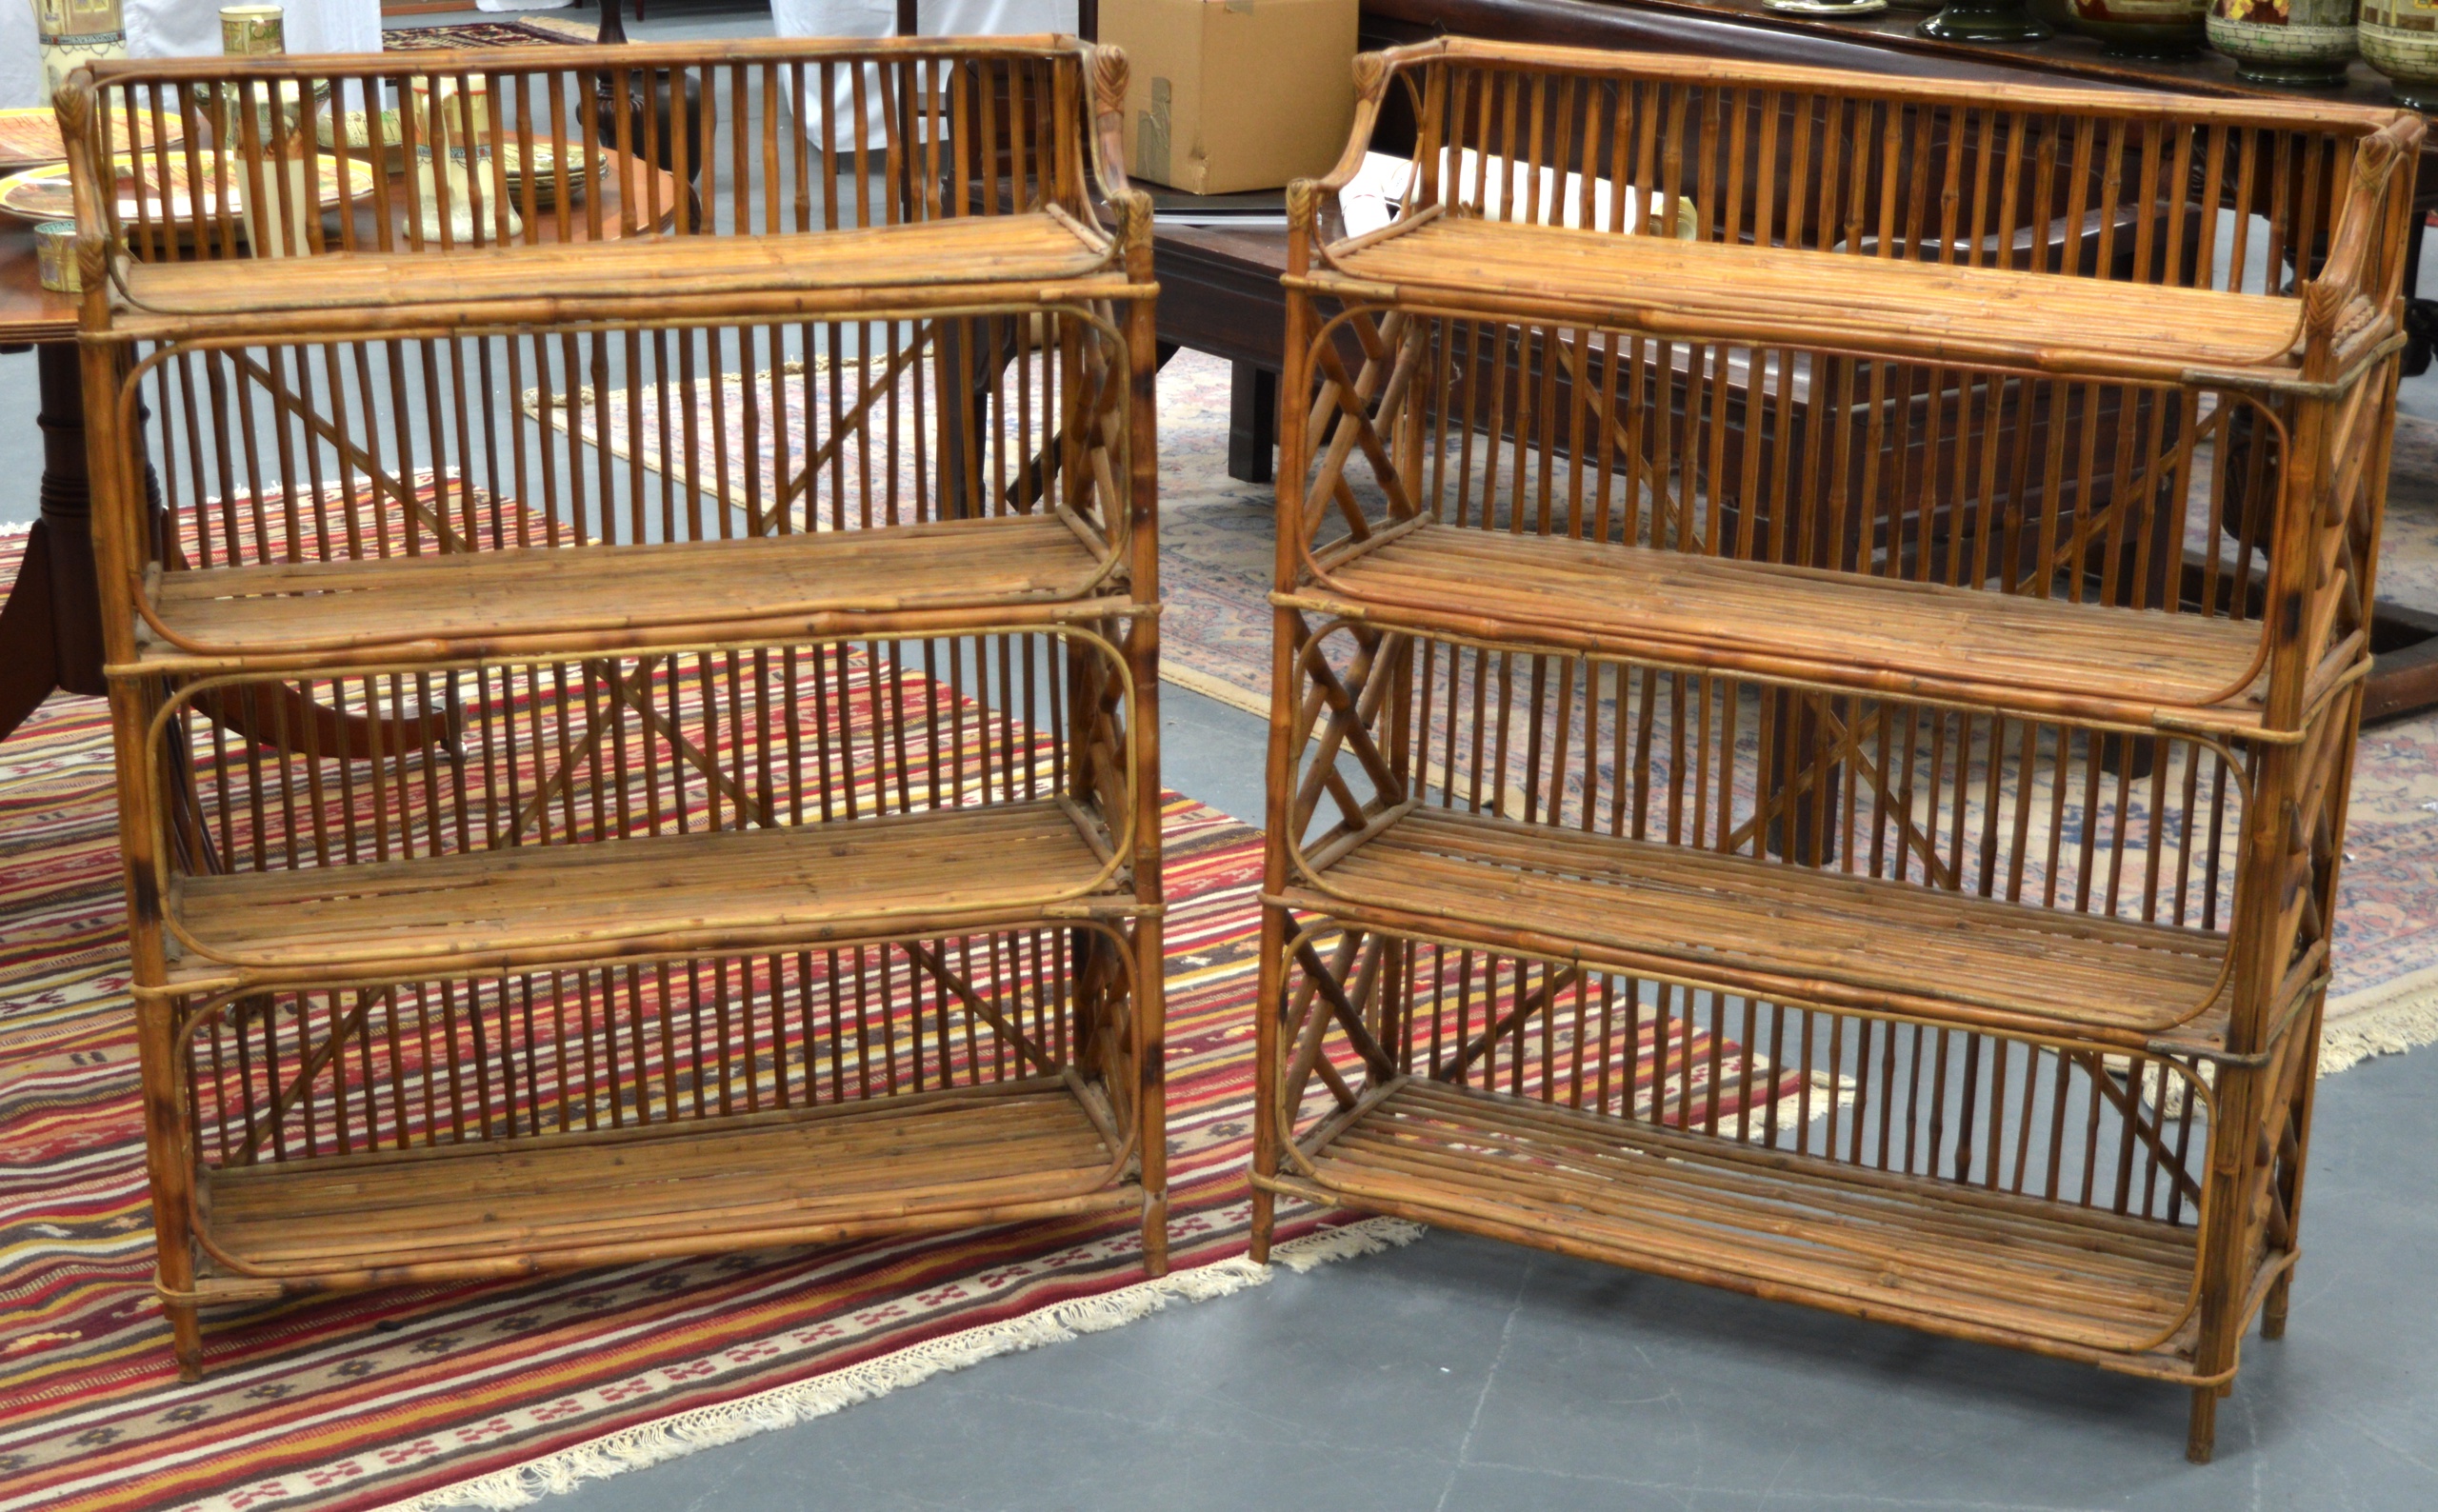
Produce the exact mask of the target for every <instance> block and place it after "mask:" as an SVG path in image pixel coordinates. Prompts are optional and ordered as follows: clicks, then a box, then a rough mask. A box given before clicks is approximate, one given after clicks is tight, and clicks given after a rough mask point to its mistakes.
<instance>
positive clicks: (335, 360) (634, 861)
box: [61, 37, 1166, 1377]
mask: <svg viewBox="0 0 2438 1512" xmlns="http://www.w3.org/2000/svg"><path fill="white" fill-rule="evenodd" d="M1123 70H1124V64H1123V61H1122V59H1120V58H1118V57H1117V56H1116V55H1114V54H1112V53H1108V52H1095V51H1094V50H1091V49H1089V48H1087V47H1084V46H1082V45H1080V44H1077V43H1075V42H1073V41H1072V40H1071V39H1068V40H1060V39H1053V38H1047V37H1039V38H1006V39H992V40H989V41H987V42H978V43H967V42H958V41H952V40H951V41H922V42H911V41H883V42H874V43H869V44H838V45H829V44H819V43H742V44H736V45H733V46H720V47H716V48H712V49H704V48H649V47H628V48H617V49H591V48H557V47H554V48H537V49H532V50H501V51H485V52H481V53H462V54H448V55H431V54H415V55H414V56H413V58H412V60H411V61H408V60H402V59H399V58H397V57H395V56H392V57H390V58H378V59H366V58H348V59H340V58H323V59H298V60H289V61H270V62H264V63H258V64H253V65H251V66H240V65H236V64H231V63H228V62H224V61H223V60H218V59H212V60H193V61H175V62H173V61H147V62H137V63H118V64H105V65H100V66H97V67H95V68H94V69H92V70H87V71H84V72H80V73H79V74H77V75H76V76H75V78H74V80H73V81H72V84H71V85H70V88H69V89H68V90H67V92H66V93H65V95H64V98H63V101H62V104H61V115H62V120H63V123H64V125H65V128H66V130H67V135H68V140H69V144H70V150H71V152H72V154H73V156H72V162H73V168H74V181H75V194H76V210H77V255H78V257H79V260H80V264H81V267H82V270H83V274H84V288H85V289H86V290H87V292H86V294H85V296H84V301H85V302H84V329H85V335H86V346H85V348H84V350H85V375H86V389H87V396H88V402H89V406H90V413H91V414H92V416H93V417H94V426H93V431H92V434H93V437H94V441H93V467H94V486H95V495H96V507H95V518H96V549H97V551H98V553H99V560H100V562H101V568H100V570H101V575H102V586H103V588H104V591H105V593H106V595H107V601H108V604H109V606H110V623H109V627H108V634H109V642H108V653H109V662H110V674H111V679H112V709H113V716H114V722H115V732H116V740H117V755H118V771H119V786H120V794H121V799H122V803H123V805H124V823H123V827H122V833H121V840H122V844H123V846H124V847H125V851H126V861H127V868H128V878H129V886H130V927H131V932H132V943H133V951H134V980H135V995H136V1000H137V1013H138V1016H139V1020H140V1029H141V1043H142V1050H143V1061H144V1087H145V1105H146V1116H147V1126H148V1136H149V1140H150V1171H151V1180H152V1190H153V1196H154V1209H153V1210H154V1221H155V1223H156V1224H157V1227H158V1231H159V1287H160V1291H161V1295H162V1298H163V1300H164V1302H165V1303H166V1304H167V1307H168V1311H169V1316H170V1321H171V1323H172V1324H173V1328H174V1336H175V1344H176V1349H177V1355H178V1360H179V1363H180V1364H181V1366H182V1368H183V1369H184V1370H185V1372H186V1373H187V1374H188V1375H189V1376H190V1377H191V1376H192V1375H193V1374H194V1373H195V1372H197V1371H198V1370H199V1369H200V1368H201V1364H202V1358H203V1347H202V1337H201V1333H200V1330H199V1326H198V1311H197V1310H198V1308H199V1307H201V1306H204V1305H207V1304H210V1303H223V1302H245V1301H250V1300H263V1299H270V1298H276V1297H279V1296H282V1295H297V1294H307V1293H311V1292H314V1291H318V1290H325V1289H330V1288H339V1287H350V1286H364V1285H371V1284H379V1283H399V1282H417V1283H424V1282H433V1281H442V1280H455V1279H480V1278H488V1277H502V1276H513V1275H519V1274H526V1273H531V1272H537V1271H543V1270H550V1269H558V1268H566V1267H572V1266H579V1265H590V1264H600V1263H611V1262H617V1261H623V1260H630V1259H636V1258H643V1257H652V1256H666V1255H672V1254H682V1253H689V1252H701V1251H706V1250H711V1249H722V1248H729V1249H733V1248H749V1247H759V1246H769V1245H774V1244H789V1243H811V1242H820V1241H828V1240H834V1239H843V1238H851V1237H856V1236H864V1235H878V1234H889V1233H897V1232H911V1231H919V1230H925V1229H936V1228H944V1227H957V1226H964V1225H970V1224H986V1223H1004V1222H1011V1221H1019V1220H1027V1219H1039V1218H1047V1217H1056V1216H1061V1215H1076V1214H1086V1213H1092V1212H1096V1211H1105V1210H1109V1211H1121V1212H1133V1213H1139V1215H1140V1219H1141V1224H1142V1235H1143V1245H1144V1260H1145V1263H1146V1265H1147V1266H1148V1267H1149V1269H1150V1270H1152V1271H1153V1272H1154V1273H1157V1272H1158V1271H1159V1270H1160V1269H1162V1268H1163V1267H1164V1266H1165V1263H1166V1251H1165V1227H1164V1223H1165V1205H1164V1187H1165V1181H1164V1165H1163V1161H1164V1145H1163V1141H1162V1129H1163V1121H1162V1095H1161V1059H1160V1049H1159V1047H1160V1037H1161V981H1160V971H1159V963H1160V959H1161V952H1160V898H1161V879H1160V851H1159V824H1158V820H1159V812H1160V809H1159V801H1158V797H1159V778H1158V761H1157V747H1156V736H1155V733H1154V732H1155V731H1156V730H1157V728H1158V722H1157V718H1156V713H1155V707H1156V693H1157V687H1158V668H1157V645H1156V636H1155V632H1156V626H1157V622H1156V620H1155V618H1154V617H1153V615H1154V609H1155V606H1156V598H1157V592H1158V582H1157V575H1156V567H1157V556H1156V550H1155V546H1156V543H1155V532H1154V528H1153V522H1154V508H1153V503H1154V500H1153V476H1154V474H1153V470H1152V469H1153V438H1152V430H1151V408H1150V405H1149V392H1150V389H1149V383H1150V372H1151V362H1152V337H1151V331H1152V327H1151V324H1150V322H1151V306H1150V294H1151V285H1150V279H1149V273H1150V243H1149V205H1148V201H1147V200H1146V199H1145V198H1144V197H1143V196H1142V195H1140V194H1139V193H1137V192H1135V191H1133V190H1131V189H1129V188H1128V187H1127V186H1126V184H1125V183H1124V180H1123V178H1122V176H1121V172H1120V169H1119V168H1118V163H1119V159H1118V157H1117V155H1116V153H1115V152H1114V150H1113V147H1112V144H1113V141H1114V132H1115V130H1116V115H1115V111H1116V109H1117V102H1118V101H1119V100H1120V99H1121V98H1122V94H1123V85H1124V71H1123ZM655 74H659V75H660V77H659V78H658V80H657V81H656V80H655V78H654V75H655ZM655 82H657V83H658V84H659V85H660V86H661V87H662V88H663V89H664V90H673V92H674V96H675V97H678V98H682V99H685V100H690V101H692V102H693V103H692V104H691V105H690V106H686V107H683V108H681V109H676V110H673V111H669V112H667V113H665V114H659V115H656V114H655V112H654V111H653V110H652V109H649V106H648V105H633V104H629V102H635V101H645V100H648V99H649V95H650V91H651V89H652V86H653V85H654V83H655ZM170 116H180V117H183V118H184V124H185V127H186V129H185V131H184V132H183V133H179V132H173V131H165V130H163V129H160V128H161V126H162V124H163V122H164V120H165V119H166V118H167V117H170ZM671 120H673V121H674V123H675V124H674V125H669V126H664V123H665V122H669V121H671ZM139 125H140V126H141V127H143V128H144V129H142V130H141V131H139V130H138V129H136V128H137V127H138V126H139ZM664 131H665V133H666V134H665V137H664ZM181 134H182V135H183V142H182V143H181V142H179V137H180V136H181ZM136 142H141V143H144V144H147V145H146V146H144V147H143V148H141V149H138V150H136V151H133V152H130V143H136ZM158 143H170V144H172V145H169V146H151V145H150V144H158ZM706 165H709V166H710V170H709V171H706V170H705V169H706ZM790 438H793V440H792V442H791V440H790Z"/></svg>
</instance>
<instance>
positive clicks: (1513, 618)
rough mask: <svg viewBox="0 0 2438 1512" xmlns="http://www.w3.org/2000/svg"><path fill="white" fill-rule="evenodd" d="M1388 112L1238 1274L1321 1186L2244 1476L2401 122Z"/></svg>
mask: <svg viewBox="0 0 2438 1512" xmlns="http://www.w3.org/2000/svg"><path fill="white" fill-rule="evenodd" d="M1357 79H1358V109H1357V115H1356V126H1355V131H1354V140H1353V142H1352V144H1351V145H1350V146H1349V149H1348V152H1347V155H1346V158H1345V160H1344V162H1343V163H1342V165H1341V166H1340V167H1339V168H1338V169H1335V170H1334V171H1333V172H1332V173H1331V174H1330V175H1329V177H1327V178H1325V179H1322V180H1319V181H1316V182H1315V181H1307V182H1304V183H1299V184H1298V185H1296V186H1294V187H1293V188H1292V189H1290V190H1289V234H1290V250H1289V271H1288V274H1287V284H1288V288H1289V307H1288V308H1289V314H1288V322H1289V324H1288V331H1287V352H1288V363H1289V367H1288V369H1287V371H1286V374H1285V376H1284V380H1283V382H1282V385H1281V391H1282V393H1284V394H1286V395H1288V396H1289V401H1288V403H1287V406H1286V409H1285V413H1284V415H1283V417H1282V431H1281V436H1282V441H1281V448H1282V449H1281V466H1280V469H1279V502H1278V529H1279V536H1278V555H1277V578H1276V592H1275V594H1274V597H1273V602H1274V604H1275V606H1276V636H1277V642H1276V661H1275V673H1274V676H1275V684H1274V687H1273V713H1272V723H1271V747H1270V760H1269V839H1268V846H1269V849H1268V860H1267V868H1266V884H1265V918H1264V934H1263V946H1264V960H1263V970H1264V978H1263V984H1262V1007H1263V1013H1262V1018H1261V1023H1260V1031H1259V1045H1258V1050H1257V1054H1258V1056H1259V1075H1258V1083H1257V1088H1258V1097H1259V1108H1258V1115H1257V1121H1256V1137H1257V1142H1258V1143H1257V1148H1256V1154H1255V1164H1254V1173H1253V1180H1254V1184H1255V1186H1256V1188H1257V1196H1256V1199H1255V1210H1254V1229H1255V1241H1254V1243H1255V1253H1256V1254H1257V1255H1258V1254H1260V1253H1261V1252H1262V1251H1263V1248H1264V1246H1265V1245H1266V1243H1267V1236H1268V1233H1269V1224H1270V1223H1271V1221H1272V1211H1273V1204H1275V1202H1276V1201H1277V1200H1279V1199H1281V1198H1300V1199H1304V1200H1308V1201H1311V1202H1318V1203H1325V1204H1341V1205H1345V1206H1349V1207H1353V1208H1359V1209H1368V1210H1371V1211H1376V1212H1383V1213H1392V1214H1402V1215H1405V1216H1407V1217H1410V1218H1416V1219H1422V1220H1425V1221H1427V1222H1430V1223H1434V1224H1449V1225H1452V1226H1455V1227H1458V1228H1465V1229H1469V1230H1472V1231H1474V1232H1477V1233H1482V1234H1488V1235H1492V1236H1497V1237H1502V1238H1507V1239H1511V1240H1515V1241H1519V1242H1521V1243H1529V1244H1536V1245H1540V1246H1543V1247H1546V1248H1549V1249H1554V1250H1558V1251H1561V1252H1564V1253H1567V1254H1571V1255H1578V1256H1588V1257H1593V1258H1597V1259H1602V1260H1607V1261H1613V1262H1617V1263H1622V1264H1626V1265H1631V1266H1636V1267H1639V1268H1642V1269H1646V1270H1651V1271H1656V1272H1660V1273H1662V1274H1666V1275H1670V1276H1676V1277H1681V1278H1686V1279H1689V1280H1694V1281H1700V1282H1707V1283H1714V1284H1718V1285H1723V1286H1729V1287H1732V1288H1735V1289H1737V1290H1740V1291H1745V1292H1749V1293H1752V1294H1755V1295H1758V1296H1763V1297H1769V1298H1777V1299H1784V1300H1791V1301H1797V1302H1804V1303H1811V1304H1814V1305H1818V1306H1822V1307H1828V1308H1832V1309H1835V1310H1838V1311H1843V1312H1848V1313H1852V1314H1856V1315H1859V1316H1863V1317H1868V1318H1872V1319H1879V1320H1885V1321H1890V1322H1897V1323H1908V1324H1911V1325H1913V1326H1916V1327H1920V1328H1925V1329H1929V1330H1931V1331H1934V1332H1938V1333H1943V1334H1948V1335H1954V1336H1959V1337H1963V1338H1968V1339H1974V1340H1981V1341H1986V1342H1988V1343H2000V1344H2008V1345H2013V1346H2017V1347H2020V1348H2024V1349H2028V1350H2034V1351H2037V1352H2040V1353H2043V1354H2048V1355H2054V1356H2060V1357H2064V1358H2067V1359H2071V1360H2080V1361H2087V1362H2089V1363H2095V1364H2098V1365H2101V1366H2104V1367H2107V1368H2109V1369H2112V1370H2119V1371H2125V1372H2128V1373H2131V1374H2135V1375H2141V1376H2148V1377H2153V1378H2156V1379H2159V1380H2162V1381H2167V1382H2171V1383H2179V1384H2183V1385H2186V1386H2188V1387H2190V1388H2191V1390H2192V1394H2193V1407H2192V1419H2191V1434H2190V1441H2189V1446H2188V1452H2189V1453H2190V1454H2191V1456H2192V1457H2193V1458H2194V1459H2196V1460H2198V1459H2206V1458H2207V1457H2208V1453H2209V1450H2210V1446H2211V1439H2212V1429H2213V1422H2214V1412H2215V1407H2216V1403H2217V1401H2218V1398H2219V1396H2220V1395H2221V1393H2222V1392H2223V1391H2224V1389H2225V1388H2226V1386H2227V1383H2228V1382H2229V1381H2230V1380H2231V1378H2232V1376H2233V1374H2234V1372H2235V1369H2236V1365H2237V1358H2238V1346H2239V1343H2240V1341H2241V1339H2242V1337H2243V1336H2244V1334H2245V1332H2246V1331H2247V1329H2248V1327H2249V1324H2250V1322H2251V1320H2252V1319H2253V1318H2254V1317H2255V1316H2257V1317H2259V1318H2260V1319H2261V1320H2262V1326H2263V1331H2264V1333H2266V1334H2268V1335H2269V1336H2271V1337H2274V1336H2275V1335H2277V1334H2278V1333H2280V1332H2282V1331H2283V1329H2284V1327H2285V1324H2286V1317H2287V1308H2288V1296H2289V1294H2290V1289H2291V1280H2292V1265H2293V1263H2294V1260H2295V1257H2296V1254H2297V1253H2298V1247H2299V1241H2298V1238H2297V1224H2298V1220H2299V1216H2300V1204H2301V1200H2302V1195H2303V1177H2304V1167H2305V1159H2306V1155H2307V1152H2308V1142H2309V1128H2310V1108H2311V1090H2312V1080H2313V1074H2314V1069H2315V1065H2316V1060H2317V1042H2318V1037H2319V1013H2320V1005H2321V999H2322V995H2323V992H2324V989H2325V986H2326V985H2327V982H2328V965H2329V949H2330V944H2331V940H2330V935H2331V931H2330V909H2331V907H2332V905H2333V902H2334V896H2335V882H2336V874H2337V866H2338V863H2339V861H2340V859H2341V857H2342V852H2343V838H2344V827H2345V808H2346V794H2347V783H2348V771H2349V768H2350V762H2351V756H2352V751H2353V744H2354V737H2355V729H2356V724H2357V714H2358V687H2359V679H2360V678H2361V676H2362V675H2363V673H2364V672H2365V670H2366V669H2367V666H2368V647H2367V644H2366V636H2365V627H2366V625H2367V624H2368V610H2369V607H2370V603H2371V593H2372V568H2373V565H2374V563H2375V561H2376V557H2377V547H2378V532H2379V518H2380V509H2381V503H2382V497H2383V490H2384V486H2385V480H2386V476H2387V466H2388V437H2389V433H2390V430H2391V429H2392V425H2393V408H2392V407H2393V388H2394V378H2395V373H2394V366H2395V360H2396V352H2397V350H2398V348H2399V346H2400V342H2401V337H2400V334H2399V319H2400V310H2399V288H2400V279H2401V277H2402V272H2403V267H2404V262H2403V255H2404V249H2405V245H2406V236H2407V230H2408V215H2409V206H2408V198H2409V196H2408V185H2409V179H2410V167H2409V165H2410V164H2411V162H2412V161H2413V159H2414V155H2415V152H2416V150H2417V148H2418V145H2419V140H2420V137H2421V134H2422V129H2423V126H2422V122H2421V120H2420V118H2419V117H2418V116H2416V115H2411V114H2407V113H2402V112H2368V111H2362V110H2355V109H2339V108H2334V107H2324V106H2318V105H2313V104H2308V103H2302V102H2297V103H2293V104H2265V103H2263V102H2260V101H2256V100H2247V101H2244V102H2241V103H2240V104H2234V103H2220V102H2214V101H2205V100H2186V99H2175V98H2168V97H2162V96H2157V95H2143V96H2134V95H2127V94H2114V93H2107V92H2099V91H2085V90H2071V91H2067V90H2056V91H2042V90H2009V91H2008V92H2006V93H2004V94H1994V93H1991V92H1989V91H1984V90H1968V89H1964V88H1961V87H1950V86H1944V85H1937V84H1913V83H1907V82H1899V81H1893V80H1888V79H1881V78H1874V77H1866V76H1862V75H1853V74H1840V73H1831V72H1826V71H1820V70H1796V69H1776V68H1769V67H1759V66H1750V67H1748V66H1732V67H1731V66H1728V65H1724V64H1712V63H1709V62H1705V61H1702V60H1697V59H1688V58H1675V57H1655V56H1637V55H1631V54H1609V53H1597V52H1589V51H1574V50H1554V49H1549V50H1543V49H1531V48H1523V47H1494V46H1490V45H1488V44H1477V43H1471V42H1466V41H1459V40H1450V41H1441V42H1436V43H1431V44H1427V45H1419V46H1415V47H1412V48H1409V49H1403V50H1396V51H1392V52H1388V53H1384V54H1375V55H1370V56H1368V57H1366V58H1364V59H1362V60H1360V62H1359V64H1358V67H1357ZM1375 132H1378V133H1381V142H1382V143H1388V142H1389V140H1390V138H1391V137H1394V138H1395V139H1396V140H1395V141H1394V144H1393V145H1394V149H1396V150H1399V151H1402V150H1404V149H1405V146H1404V140H1403V139H1404V137H1405V135H1406V134H1407V133H1410V139H1411V143H1412V147H1411V156H1412V161H1413V164H1414V172H1413V177H1412V181H1411V185H1410V188H1409V190H1408V192H1407V193H1406V195H1405V198H1404V200H1403V203H1402V205H1401V206H1400V207H1399V208H1398V210H1397V213H1396V214H1395V215H1394V216H1393V218H1392V219H1391V220H1390V221H1389V224H1388V225H1386V226H1385V227H1381V228H1376V229H1368V230H1366V231H1365V232H1364V233H1363V234H1359V235H1349V234H1347V231H1346V229H1345V226H1344V224H1343V222H1342V220H1341V218H1340V216H1341V209H1342V208H1341V204H1340V201H1339V198H1338V191H1339V190H1340V189H1344V188H1345V187H1346V186H1347V185H1349V183H1350V182H1352V181H1353V179H1354V176H1355V175H1356V173H1357V172H1358V171H1359V170H1360V169H1361V168H1362V166H1363V155H1364V152H1365V149H1367V148H1368V147H1371V146H1374V145H1380V144H1375V143H1374V141H1373V136H1374V133H1375ZM1663 230H1664V231H1665V232H1666V233H1665V234H1663Z"/></svg>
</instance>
